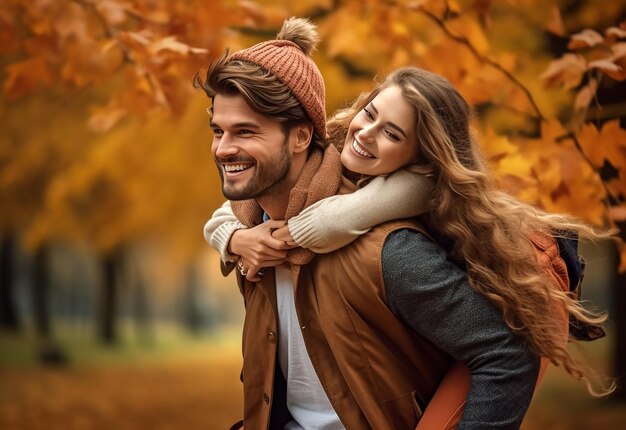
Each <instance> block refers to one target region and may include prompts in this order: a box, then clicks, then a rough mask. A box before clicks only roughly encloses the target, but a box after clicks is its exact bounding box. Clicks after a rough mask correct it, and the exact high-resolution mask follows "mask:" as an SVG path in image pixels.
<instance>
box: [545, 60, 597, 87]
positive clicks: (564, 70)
mask: <svg viewBox="0 0 626 430" xmlns="http://www.w3.org/2000/svg"><path fill="white" fill-rule="evenodd" d="M586 70H587V64H586V61H585V58H584V57H583V56H582V55H579V54H565V55H563V56H562V57H561V58H558V59H556V60H553V61H552V62H550V65H549V66H548V70H546V71H545V72H543V73H542V74H541V76H540V78H541V79H545V80H547V81H548V84H549V85H551V86H556V85H562V86H563V87H564V88H566V89H571V88H574V87H576V86H578V84H580V80H581V78H582V76H583V73H585V71H586Z"/></svg>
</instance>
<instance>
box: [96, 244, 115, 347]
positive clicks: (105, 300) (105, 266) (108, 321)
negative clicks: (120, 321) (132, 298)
mask: <svg viewBox="0 0 626 430" xmlns="http://www.w3.org/2000/svg"><path fill="white" fill-rule="evenodd" d="M118 265H119V257H118V252H116V251H112V252H110V253H108V254H106V255H105V256H104V257H103V259H102V274H103V282H102V289H101V294H100V304H99V315H98V316H99V318H98V337H99V339H100V340H101V341H102V342H103V343H104V344H106V345H113V344H114V343H115V342H116V340H117V330H116V315H117V293H118V281H117V280H118V276H117V273H118Z"/></svg>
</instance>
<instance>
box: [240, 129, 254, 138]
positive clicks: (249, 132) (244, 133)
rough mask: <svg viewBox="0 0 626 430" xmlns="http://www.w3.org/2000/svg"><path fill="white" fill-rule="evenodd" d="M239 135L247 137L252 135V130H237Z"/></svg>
mask: <svg viewBox="0 0 626 430" xmlns="http://www.w3.org/2000/svg"><path fill="white" fill-rule="evenodd" d="M239 134H240V135H241V136H247V135H250V134H252V130H246V129H242V130H239Z"/></svg>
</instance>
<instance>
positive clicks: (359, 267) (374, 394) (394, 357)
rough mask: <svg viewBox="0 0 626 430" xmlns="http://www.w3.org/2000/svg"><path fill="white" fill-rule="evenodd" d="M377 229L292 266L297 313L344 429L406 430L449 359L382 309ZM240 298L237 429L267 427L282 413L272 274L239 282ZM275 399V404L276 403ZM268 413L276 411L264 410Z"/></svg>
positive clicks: (382, 232)
mask: <svg viewBox="0 0 626 430" xmlns="http://www.w3.org/2000/svg"><path fill="white" fill-rule="evenodd" d="M401 228H411V229H415V230H418V231H422V229H421V227H420V226H419V225H418V224H416V223H415V222H413V221H408V220H402V221H394V222H392V223H387V224H384V225H381V226H378V227H376V228H374V229H373V230H371V231H370V232H369V233H367V234H365V235H363V236H361V237H360V238H359V239H357V240H356V241H355V242H353V243H352V244H351V245H348V246H346V247H344V248H342V249H340V250H338V251H335V252H333V253H330V254H324V255H319V256H317V257H316V258H315V259H314V260H313V261H312V262H311V263H310V264H308V265H306V266H293V267H292V269H293V276H294V289H295V297H296V303H295V305H296V311H297V314H298V318H299V321H300V326H301V330H302V335H303V337H304V341H305V344H306V347H307V351H308V353H309V357H310V358H311V362H312V363H313V366H314V368H315V370H316V372H317V375H318V377H319V379H320V382H321V384H322V386H323V388H324V390H325V391H326V394H327V395H328V398H329V400H330V402H331V404H332V405H333V407H334V409H335V411H336V412H337V415H338V416H339V418H340V419H341V421H342V423H343V424H344V426H345V427H346V429H348V430H352V429H354V430H366V429H414V428H415V426H416V425H417V422H418V421H419V419H420V417H421V415H422V409H423V408H424V407H425V405H426V404H427V403H428V401H429V400H430V398H431V397H432V395H433V393H434V392H435V390H436V388H437V385H438V384H439V381H440V380H441V378H442V377H443V375H444V373H445V371H446V370H447V368H448V367H449V365H450V358H449V357H448V356H446V355H445V354H444V353H442V352H441V351H440V350H439V349H438V348H437V347H436V346H434V345H433V344H432V343H430V342H429V341H427V340H426V339H424V338H422V337H420V336H418V335H417V334H416V333H415V332H413V331H412V330H411V329H410V328H408V327H407V326H405V325H404V324H403V323H402V322H400V321H399V320H398V319H397V318H396V317H395V316H394V314H393V313H392V312H391V310H390V309H389V307H388V306H387V298H386V293H385V286H384V282H383V275H382V267H381V264H382V263H381V253H382V247H383V243H384V241H385V239H386V237H387V236H388V235H389V233H391V232H392V231H395V230H398V229H401ZM237 277H238V283H239V286H240V288H241V291H242V294H243V296H244V300H245V305H246V317H245V322H244V329H243V357H244V360H243V373H242V377H243V383H244V425H245V427H246V429H255V430H256V429H266V428H269V427H270V414H271V413H273V414H276V410H278V409H281V408H282V409H283V410H284V405H279V404H275V405H274V404H273V403H274V401H276V402H277V403H278V402H279V401H280V402H281V403H282V402H284V398H283V397H284V394H281V393H278V392H277V390H275V383H274V382H275V376H277V375H275V371H276V372H280V369H279V368H278V367H277V366H276V360H277V337H278V333H277V330H278V321H277V306H276V288H275V282H274V272H273V270H270V271H268V273H267V274H266V275H265V276H264V277H263V280H262V281H261V282H258V283H250V282H247V281H245V280H243V279H242V277H241V276H240V275H237ZM276 399H280V400H276ZM272 410H274V412H271V411H272Z"/></svg>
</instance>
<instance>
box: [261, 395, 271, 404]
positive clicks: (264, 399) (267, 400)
mask: <svg viewBox="0 0 626 430" xmlns="http://www.w3.org/2000/svg"><path fill="white" fill-rule="evenodd" d="M263 401H264V402H265V403H269V402H270V396H268V395H267V393H263Z"/></svg>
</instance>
